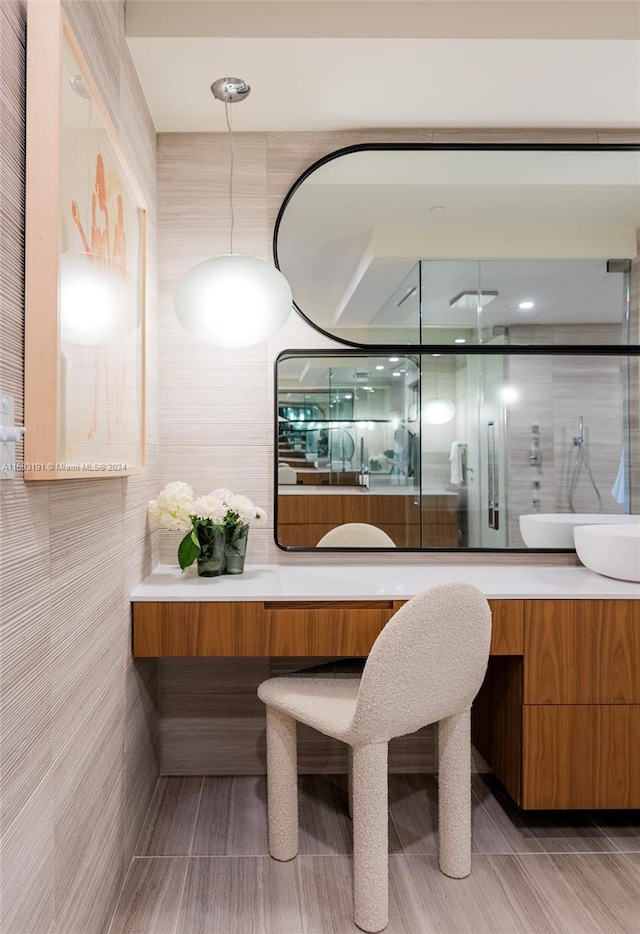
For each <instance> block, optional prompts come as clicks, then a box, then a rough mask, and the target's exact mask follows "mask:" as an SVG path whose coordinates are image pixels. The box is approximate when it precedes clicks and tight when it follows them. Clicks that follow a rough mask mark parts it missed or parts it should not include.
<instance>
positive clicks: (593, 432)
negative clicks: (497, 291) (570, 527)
mask: <svg viewBox="0 0 640 934" xmlns="http://www.w3.org/2000/svg"><path fill="white" fill-rule="evenodd" d="M492 342H493V346H494V347H495V349H496V351H497V352H495V353H494V352H491V353H486V352H485V351H480V349H479V348H475V349H469V350H467V351H461V352H459V353H448V352H442V351H433V352H431V353H429V352H425V353H423V354H420V355H413V354H412V355H407V354H405V355H402V354H395V355H394V354H392V353H391V352H388V353H385V354H377V355H367V354H364V353H358V352H353V353H352V352H344V353H343V354H336V355H335V356H330V357H329V356H323V355H322V354H321V353H320V352H318V351H315V352H313V351H309V352H306V353H294V352H285V353H284V354H283V355H282V356H281V358H280V359H279V360H278V363H277V376H276V381H277V387H278V441H277V445H278V462H279V463H280V464H287V465H288V467H289V468H293V470H294V472H295V480H294V481H293V482H291V479H288V480H286V481H284V480H283V482H282V483H278V500H277V503H278V505H277V540H278V542H279V544H280V545H281V546H282V547H285V548H314V547H315V546H316V545H317V543H318V542H319V540H320V539H321V538H322V536H323V535H324V534H325V533H326V532H327V531H329V529H330V528H333V527H335V526H336V525H340V524H343V523H345V522H367V523H369V524H372V525H376V526H378V527H380V528H382V529H383V530H384V531H385V532H386V533H387V534H388V535H390V536H391V538H392V540H393V541H394V543H395V545H396V547H397V548H406V549H413V548H424V549H435V550H447V549H456V550H457V549H471V550H483V549H487V550H491V551H495V550H503V549H518V548H520V549H523V548H524V547H525V546H524V542H523V539H522V537H521V534H520V524H519V517H520V515H522V514H530V513H536V512H540V513H556V512H560V513H568V512H571V511H575V512H580V513H592V512H599V511H602V512H606V513H612V514H617V513H628V512H633V511H634V510H633V509H632V508H631V503H632V496H631V491H632V489H633V488H634V486H633V485H634V484H635V486H636V487H637V485H638V478H637V463H638V458H637V456H634V450H632V447H631V446H632V444H636V443H637V440H636V439H634V437H633V435H631V434H630V432H629V427H628V426H629V423H630V417H629V404H630V403H629V399H631V402H632V404H634V405H637V402H636V401H635V400H636V399H637V392H635V391H633V392H631V393H630V392H629V388H628V387H629V385H632V386H635V387H636V389H637V377H638V373H637V371H638V359H639V358H637V357H633V358H629V357H627V356H626V355H623V354H620V355H618V354H617V353H616V352H615V350H613V351H612V352H609V353H593V352H591V351H590V352H589V353H582V352H580V351H574V352H571V353H566V352H565V351H564V349H562V350H559V351H556V352H553V353H550V352H548V348H545V352H543V353H530V352H526V353H521V352H520V353H518V352H510V349H509V347H508V346H507V345H504V343H503V342H504V336H498V337H495V338H492ZM634 418H635V416H634ZM286 474H288V475H289V478H290V476H291V471H290V470H289V471H286ZM636 511H637V509H636Z"/></svg>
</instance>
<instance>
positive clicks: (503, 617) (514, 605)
mask: <svg viewBox="0 0 640 934" xmlns="http://www.w3.org/2000/svg"><path fill="white" fill-rule="evenodd" d="M489 606H490V607H491V654H492V655H522V652H523V646H524V633H523V627H524V623H523V619H524V602H523V601H522V600H489Z"/></svg>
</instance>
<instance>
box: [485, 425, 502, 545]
mask: <svg viewBox="0 0 640 934" xmlns="http://www.w3.org/2000/svg"><path fill="white" fill-rule="evenodd" d="M487 521H488V524H489V528H490V529H495V530H496V531H497V530H498V529H499V528H500V487H499V482H498V457H497V454H496V423H495V422H494V421H491V422H487Z"/></svg>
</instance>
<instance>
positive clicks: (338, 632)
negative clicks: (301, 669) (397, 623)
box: [265, 600, 400, 655]
mask: <svg viewBox="0 0 640 934" xmlns="http://www.w3.org/2000/svg"><path fill="white" fill-rule="evenodd" d="M399 606H400V604H399V603H394V601H392V600H376V601H362V602H357V601H350V602H349V603H343V602H340V603H331V602H325V601H323V602H319V603H318V604H316V605H315V606H314V605H313V604H311V603H309V602H305V603H301V604H299V605H298V606H296V605H295V604H291V603H284V602H283V603H266V604H265V616H266V619H267V625H268V628H269V633H270V639H269V644H270V650H271V655H368V653H369V650H370V649H371V646H372V645H373V643H374V642H375V640H376V637H377V635H378V633H379V632H380V630H381V629H382V628H383V626H384V625H385V623H386V622H387V621H388V620H389V619H390V618H391V616H393V614H394V613H395V610H396V608H397V607H399Z"/></svg>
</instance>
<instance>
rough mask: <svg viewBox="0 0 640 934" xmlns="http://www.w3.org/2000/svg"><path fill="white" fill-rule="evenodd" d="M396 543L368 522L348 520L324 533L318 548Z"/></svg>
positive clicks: (377, 545) (393, 544) (376, 546)
mask: <svg viewBox="0 0 640 934" xmlns="http://www.w3.org/2000/svg"><path fill="white" fill-rule="evenodd" d="M395 547H396V543H395V542H394V540H393V539H392V538H391V536H390V535H387V533H386V532H383V531H382V529H379V528H378V526H377V525H369V524H368V523H367V522H346V523H345V524H344V525H337V526H336V527H335V529H330V530H329V531H328V532H327V533H326V535H323V536H322V538H321V539H320V541H319V542H318V544H317V545H316V548H395Z"/></svg>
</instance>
